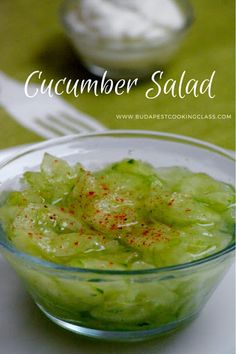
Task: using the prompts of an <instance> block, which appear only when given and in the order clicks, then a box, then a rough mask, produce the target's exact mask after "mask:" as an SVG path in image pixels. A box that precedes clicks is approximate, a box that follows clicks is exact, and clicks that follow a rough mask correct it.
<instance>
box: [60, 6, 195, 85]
mask: <svg viewBox="0 0 236 354" xmlns="http://www.w3.org/2000/svg"><path fill="white" fill-rule="evenodd" d="M140 1H142V0H140ZM79 2H80V0H65V1H64V3H63V6H62V8H61V21H62V24H63V27H64V30H65V32H66V34H67V36H68V37H69V39H70V40H71V42H72V44H73V46H74V48H75V50H76V52H77V53H78V55H79V57H80V59H81V60H82V62H83V64H84V66H85V67H86V68H87V69H88V70H89V71H90V72H92V73H93V74H95V75H97V76H102V75H103V74H104V73H105V72H107V76H108V77H110V78H113V79H121V78H122V79H126V78H140V79H144V78H148V77H149V76H150V75H151V74H152V73H153V72H155V71H157V70H159V69H160V68H161V67H163V66H164V65H166V64H167V63H168V62H169V61H170V59H171V58H172V57H173V56H174V54H175V53H176V51H177V49H178V48H179V46H180V44H181V42H182V40H183V38H184V37H185V35H186V33H187V30H188V29H189V27H190V26H191V24H192V22H193V8H192V6H191V5H190V3H189V2H188V0H174V2H175V4H176V5H177V7H178V9H179V10H180V12H181V13H182V16H183V24H182V26H181V27H179V28H178V29H172V30H170V29H168V31H167V34H166V35H165V36H164V37H160V38H158V37H156V38H155V37H152V38H150V39H146V38H145V39H140V40H137V39H134V40H127V38H125V39H119V38H110V39H109V38H98V37H97V36H96V32H94V33H91V32H82V31H81V29H80V26H78V23H79V19H77V18H76V16H74V14H75V13H76V11H78V5H79Z"/></svg>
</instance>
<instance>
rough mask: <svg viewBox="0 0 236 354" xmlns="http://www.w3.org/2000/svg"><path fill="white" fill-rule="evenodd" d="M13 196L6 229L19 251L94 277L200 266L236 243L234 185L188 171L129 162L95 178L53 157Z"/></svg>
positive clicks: (1, 211)
mask: <svg viewBox="0 0 236 354" xmlns="http://www.w3.org/2000/svg"><path fill="white" fill-rule="evenodd" d="M21 185H22V186H21V188H20V190H19V191H11V192H9V194H8V196H7V198H6V200H5V202H4V204H3V205H2V206H1V208H0V221H1V224H2V227H3V229H4V231H5V232H6V234H7V237H8V240H9V242H10V243H11V244H12V245H13V246H14V247H16V248H17V249H18V250H20V251H22V252H24V253H27V254H30V255H32V256H35V257H38V258H40V259H43V260H46V261H49V262H53V263H56V264H60V265H64V266H70V267H79V268H86V269H102V270H140V269H152V268H159V267H167V266H173V265H178V264H183V263H188V262H192V261H195V260H199V259H201V258H205V257H207V256H209V255H211V254H213V253H216V252H218V251H220V250H222V249H224V248H225V247H227V245H229V244H230V243H231V242H232V239H233V229H234V218H233V204H234V199H235V190H234V188H233V187H232V186H231V185H228V184H226V183H223V182H220V181H217V180H215V179H214V178H212V177H210V176H208V175H207V174H204V173H193V172H191V171H190V170H188V169H186V168H183V167H163V168H154V167H153V166H151V165H150V164H148V163H145V162H142V161H139V160H133V159H125V160H122V161H120V162H116V163H113V164H111V165H108V166H105V168H103V169H101V170H97V171H95V172H91V171H87V170H86V169H85V168H83V166H82V165H80V164H76V165H75V166H70V165H69V164H68V163H67V162H66V161H64V160H61V159H58V158H57V157H54V156H51V155H49V154H45V156H44V159H43V161H42V164H41V166H40V170H39V171H37V172H26V173H24V176H23V177H22V182H21Z"/></svg>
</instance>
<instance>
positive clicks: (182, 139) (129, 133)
mask: <svg viewBox="0 0 236 354" xmlns="http://www.w3.org/2000/svg"><path fill="white" fill-rule="evenodd" d="M120 136H122V137H125V136H126V137H127V138H128V137H137V138H138V137H139V138H156V139H158V138H160V139H168V138H169V139H170V140H173V141H177V142H179V143H185V144H191V145H195V146H198V147H201V148H205V149H207V150H211V151H213V152H215V153H218V154H221V155H223V156H224V157H226V158H228V159H229V160H231V161H232V162H235V158H234V157H233V156H232V155H231V154H230V153H229V152H227V150H225V149H223V148H221V147H218V146H216V145H214V144H211V143H208V142H205V141H202V140H199V139H194V138H191V137H187V136H184V135H178V134H171V133H163V132H154V131H148V130H107V131H104V132H99V133H89V134H74V135H68V136H66V137H59V138H55V139H50V140H48V141H45V142H42V143H37V144H34V145H32V146H30V147H28V148H25V149H23V150H22V151H21V152H20V153H16V154H14V155H12V156H11V157H9V158H7V159H5V160H4V161H3V162H2V163H1V164H0V169H3V168H4V167H5V166H6V165H8V164H11V163H14V162H15V161H16V160H17V159H18V158H20V157H22V156H25V155H29V154H30V153H32V152H35V151H38V150H41V149H44V148H47V147H52V146H55V145H56V144H58V143H61V144H63V143H67V142H71V141H72V140H73V139H86V138H92V137H94V138H96V137H120ZM1 233H3V234H4V232H2V230H1V228H0V234H1ZM0 247H2V248H3V249H5V250H6V251H8V252H9V253H10V254H12V255H13V256H16V257H18V258H20V259H22V260H24V261H27V262H30V263H33V264H34V265H36V266H41V267H44V268H47V269H49V270H55V271H63V272H68V273H80V274H88V273H93V274H100V275H148V274H149V275H150V274H159V273H163V272H169V271H178V270H185V269H189V268H194V267H196V266H200V265H203V264H206V263H209V262H210V261H213V260H216V259H220V258H222V257H223V256H226V255H228V254H230V253H231V252H233V251H234V249H235V240H234V242H233V243H232V244H230V245H228V246H227V247H225V248H224V249H222V250H221V251H219V252H216V253H213V254H212V255H210V256H208V257H205V258H201V259H199V260H196V261H192V262H187V263H182V264H178V265H172V266H167V267H160V268H155V267H154V268H150V269H142V270H103V269H90V268H80V267H70V266H64V265H60V264H57V263H53V262H50V261H46V260H43V259H40V258H37V257H34V256H31V255H29V254H27V253H24V252H21V251H19V250H18V249H17V248H15V247H14V246H12V245H11V244H10V243H8V242H5V241H4V239H3V240H2V239H0Z"/></svg>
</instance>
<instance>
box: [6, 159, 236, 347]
mask: <svg viewBox="0 0 236 354" xmlns="http://www.w3.org/2000/svg"><path fill="white" fill-rule="evenodd" d="M2 156H3V155H2ZM234 353H235V267H234V266H232V267H231V269H230V271H229V272H228V273H227V275H226V276H225V278H224V279H223V281H222V283H221V284H220V286H219V287H218V289H217V290H216V291H215V293H214V295H213V296H212V298H211V299H210V300H209V302H208V304H207V305H206V307H205V308H204V310H203V311H202V313H201V315H200V317H199V318H198V319H196V320H195V321H194V322H192V323H191V324H190V325H189V326H188V327H186V328H184V329H182V330H181V331H178V332H176V333H174V334H172V335H170V336H166V337H163V338H160V339H157V340H152V341H149V342H143V343H130V344H125V343H106V342H99V341H94V340H91V339H86V338H84V337H81V336H76V335H74V334H72V333H69V332H67V331H65V330H63V329H61V328H59V327H57V326H56V325H54V324H53V323H51V322H50V321H49V320H48V319H47V318H46V317H45V316H44V315H43V314H41V312H40V311H39V310H38V309H37V308H36V306H35V305H34V304H33V301H32V300H31V299H30V297H29V296H28V294H27V293H26V291H25V289H24V287H23V285H22V284H21V282H20V280H18V278H17V276H16V275H15V273H14V271H13V270H12V269H11V268H10V266H9V265H8V264H7V263H6V261H5V260H4V259H3V258H2V257H1V256H0V354H234Z"/></svg>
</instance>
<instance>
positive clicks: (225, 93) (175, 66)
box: [0, 0, 235, 149]
mask: <svg viewBox="0 0 236 354" xmlns="http://www.w3.org/2000/svg"><path fill="white" fill-rule="evenodd" d="M60 3H61V1H59V0H54V1H38V0H24V1H22V0H11V1H6V0H5V1H4V0H3V1H1V2H0V43H1V56H0V70H2V71H3V72H5V73H6V74H7V75H9V76H10V77H12V78H15V79H17V80H21V81H22V82H24V81H25V80H26V78H27V76H28V75H29V74H30V73H31V72H32V71H34V70H41V71H43V73H44V77H45V78H47V79H51V78H54V79H60V78H63V77H65V76H66V77H68V78H74V79H76V78H85V77H88V74H87V73H86V72H85V70H84V69H83V68H82V67H81V65H80V64H79V61H78V60H77V58H76V56H75V54H74V52H73V50H72V49H71V46H70V44H69V43H68V40H67V39H66V37H65V36H64V34H63V30H62V27H61V25H60V22H59V6H60ZM192 4H193V6H194V10H195V18H196V19H195V22H194V24H193V26H192V28H191V30H190V32H189V34H188V36H187V38H186V40H185V42H184V44H183V45H182V47H181V50H180V51H179V53H178V54H177V55H176V57H175V58H174V59H173V61H172V62H171V63H170V64H169V65H168V67H167V68H166V70H165V79H168V78H174V79H178V78H179V77H180V75H181V73H182V72H183V71H184V70H186V71H187V73H188V74H187V75H188V77H189V78H196V79H199V80H203V79H204V78H206V77H209V75H210V74H211V73H212V71H213V70H216V78H215V83H214V91H215V93H216V97H215V98H214V99H209V97H207V96H205V95H204V96H201V97H198V98H193V97H192V96H189V97H187V98H185V99H178V98H175V99H174V98H171V97H169V96H165V95H162V96H160V97H159V98H158V99H155V100H147V99H146V98H145V95H144V93H145V91H146V90H147V88H149V87H150V85H151V81H146V82H143V83H140V84H139V85H138V87H136V88H135V89H133V90H132V91H131V93H130V94H129V95H124V96H116V95H115V94H112V95H108V96H105V95H103V96H99V97H95V96H94V95H93V94H92V93H90V94H84V95H82V96H80V97H79V98H75V97H74V96H64V98H65V99H66V100H67V101H68V102H70V103H71V104H72V105H74V106H75V107H76V108H78V109H79V110H81V111H83V112H86V113H87V114H89V115H91V116H93V117H95V118H97V119H98V120H99V121H101V122H102V123H103V124H105V125H106V126H107V128H112V129H150V130H156V131H165V132H171V133H177V134H184V135H189V136H192V137H195V138H198V139H203V140H206V141H209V142H212V143H215V144H218V145H220V146H222V147H225V148H228V149H233V148H234V127H235V125H234V1H233V0H225V1H222V0H208V1H205V0H193V1H192ZM12 102H13V104H14V97H12ZM165 113H168V114H203V115H205V114H216V115H218V114H231V119H227V120H201V121H199V120H167V119H164V120H157V119H149V120H145V121H144V120H134V119H133V120H129V119H127V120H122V119H117V118H116V115H117V114H120V115H122V114H140V115H142V114H165ZM0 126H1V129H0V148H6V147H10V146H13V145H18V144H23V143H29V142H34V141H39V140H42V138H40V137H38V136H37V135H36V134H34V133H33V132H31V131H28V130H27V129H25V128H23V127H21V126H20V125H19V124H18V123H16V122H15V121H14V120H13V119H12V118H11V117H9V116H8V115H7V113H6V112H5V111H4V110H3V109H1V108H0Z"/></svg>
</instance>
